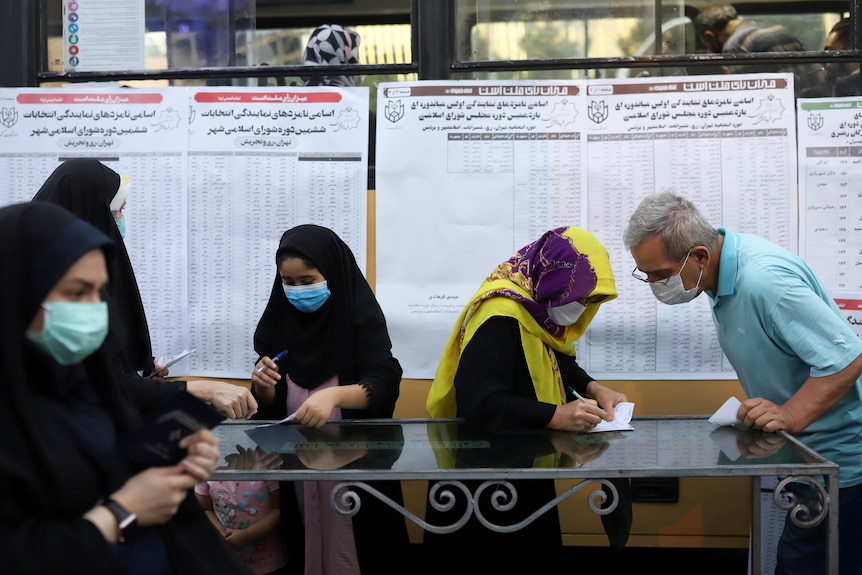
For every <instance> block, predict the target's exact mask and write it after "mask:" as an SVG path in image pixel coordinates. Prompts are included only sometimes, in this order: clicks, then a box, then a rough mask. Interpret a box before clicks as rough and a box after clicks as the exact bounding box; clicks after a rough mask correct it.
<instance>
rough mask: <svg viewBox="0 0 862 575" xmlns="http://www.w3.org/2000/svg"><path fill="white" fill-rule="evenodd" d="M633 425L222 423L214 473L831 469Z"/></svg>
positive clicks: (705, 424) (732, 441)
mask: <svg viewBox="0 0 862 575" xmlns="http://www.w3.org/2000/svg"><path fill="white" fill-rule="evenodd" d="M632 425H633V427H634V428H635V429H634V431H620V432H604V433H588V434H581V433H569V432H558V431H554V432H544V433H534V434H506V435H500V434H488V433H480V432H477V431H475V430H473V429H471V428H470V427H469V426H468V425H467V424H466V423H465V422H463V421H460V420H434V419H393V420H389V419H387V420H362V421H359V420H346V421H341V422H332V423H327V424H326V425H324V426H323V427H322V428H319V429H315V428H309V427H304V426H301V425H297V424H293V423H283V424H277V423H275V422H263V421H254V422H248V421H244V422H225V423H223V424H221V425H219V426H218V427H217V428H216V429H215V432H216V434H217V435H218V436H219V438H220V441H221V451H222V457H221V460H220V461H219V464H218V467H217V469H216V472H215V473H214V475H213V479H235V480H240V479H264V478H265V479H270V480H279V479H280V480H310V479H333V480H348V479H355V480H369V479H392V480H398V479H403V480H409V479H417V480H419V479H447V478H458V479H471V478H472V479H483V478H500V477H507V478H510V479H515V478H518V479H531V478H532V479H539V478H555V479H562V478H590V477H592V478H597V477H614V476H619V477H650V476H656V477H668V476H671V477H673V476H676V477H696V476H750V477H753V476H761V475H786V474H796V475H798V474H800V473H804V474H807V475H831V476H835V477H837V473H838V466H837V465H836V464H834V463H832V462H830V461H828V460H826V459H824V458H823V457H821V456H820V455H818V454H817V453H815V452H814V451H812V450H810V449H808V448H807V447H806V446H804V445H803V444H801V443H800V442H798V441H797V440H795V439H794V438H792V437H790V436H787V435H785V434H781V433H779V434H775V433H763V432H758V431H752V430H742V429H737V428H735V427H721V428H716V427H715V426H713V425H712V424H711V423H709V421H707V416H688V417H677V416H670V417H656V418H635V419H633V420H632Z"/></svg>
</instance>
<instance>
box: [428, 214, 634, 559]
mask: <svg viewBox="0 0 862 575" xmlns="http://www.w3.org/2000/svg"><path fill="white" fill-rule="evenodd" d="M616 297H617V291H616V287H615V284H614V276H613V272H612V271H611V265H610V259H609V258H608V253H607V251H606V250H605V248H604V247H603V246H602V245H601V244H600V243H599V241H598V240H597V239H596V238H595V236H593V235H592V234H591V233H589V232H587V231H585V230H583V229H580V228H575V227H568V228H558V229H555V230H551V231H549V232H546V233H545V234H543V235H542V236H541V237H540V238H539V239H538V240H536V241H535V242H533V243H531V244H529V245H527V246H525V247H524V248H522V249H521V250H519V251H518V253H516V254H515V255H514V256H512V257H511V258H510V259H509V260H508V261H505V262H503V263H502V264H500V265H498V266H497V268H496V269H495V270H494V271H493V272H492V273H491V275H489V276H488V277H487V278H486V279H485V281H484V282H483V283H482V285H481V286H480V287H479V290H478V291H477V292H476V293H475V294H474V295H473V297H472V298H470V301H469V303H468V304H467V305H466V306H465V308H464V309H463V310H462V311H461V314H460V316H459V317H458V320H457V322H456V324H455V327H454V328H453V330H452V333H451V334H450V336H449V340H448V342H447V343H446V347H445V348H444V350H443V357H442V359H441V361H440V364H439V366H438V368H437V374H436V376H435V378H434V382H433V384H432V385H431V390H430V392H429V394H428V398H427V402H426V407H427V409H428V413H429V414H430V415H431V417H435V418H449V417H460V418H464V419H466V420H467V421H468V422H469V423H470V424H471V426H472V427H475V428H477V429H478V430H480V431H481V432H487V433H490V434H495V433H506V434H512V433H519V434H520V435H521V437H522V438H523V439H522V440H523V441H528V440H529V441H532V442H533V443H534V446H533V447H532V448H531V449H532V451H530V452H527V451H526V450H525V454H521V455H519V454H508V457H509V458H510V459H523V458H524V457H528V458H532V459H533V465H534V466H541V465H542V463H541V462H540V460H541V459H542V458H543V457H545V456H548V457H554V454H556V453H557V449H556V446H555V445H554V442H555V439H554V437H557V436H561V435H562V436H566V437H569V438H570V439H571V433H563V434H561V433H560V432H559V431H554V430H561V431H565V432H572V431H575V432H587V431H589V430H591V429H592V428H593V427H595V426H596V425H597V424H598V423H599V422H600V421H602V420H610V419H612V418H613V409H614V406H615V405H617V404H618V403H620V402H622V401H627V398H626V396H625V395H624V394H622V393H619V392H617V391H614V390H612V389H609V388H607V387H605V386H603V385H602V384H600V383H599V382H597V381H595V380H594V379H593V378H592V377H590V376H589V375H588V374H587V373H586V372H585V371H584V370H583V369H582V368H581V367H580V366H579V365H578V363H577V361H576V360H575V341H576V340H577V339H578V338H579V337H581V336H582V335H583V334H584V332H585V331H586V329H587V326H588V325H589V324H590V321H591V320H592V319H593V317H595V315H596V312H597V311H598V308H599V306H600V305H601V304H602V303H604V302H606V301H609V300H612V299H614V298H616ZM572 390H575V391H577V393H578V394H580V395H581V396H582V397H584V398H588V399H586V400H585V401H574V400H575V399H576V396H575V395H574V393H573V392H572ZM450 439H451V438H450ZM543 440H544V441H545V443H546V444H548V445H547V447H545V448H543V447H542V445H540V444H541V442H542V441H543ZM589 443H593V442H588V443H585V444H584V445H585V446H587V447H588V446H589V445H588V444H589ZM594 443H595V447H596V448H597V449H599V451H598V453H599V454H600V453H601V451H603V449H604V448H607V444H604V446H603V445H602V441H600V440H599V441H596V442H594ZM492 444H493V442H492ZM468 451H471V450H468ZM472 451H475V450H472ZM480 451H481V450H480ZM585 454H586V453H585ZM439 455H440V454H438V457H439ZM593 456H595V455H593ZM457 457H458V455H456V459H457ZM461 457H467V456H464V455H461ZM471 457H475V456H471ZM585 460H588V459H585ZM577 461H578V460H577V459H576V462H577ZM583 461H584V459H581V460H580V462H581V463H583ZM495 464H496V465H499V462H497V463H495ZM454 465H455V466H456V467H457V466H458V462H457V461H455V462H454ZM612 481H613V482H614V484H615V486H616V488H617V491H618V493H619V497H620V504H619V505H618V506H617V508H616V510H614V511H613V512H611V514H610V515H607V516H605V515H603V516H602V523H603V524H604V526H605V531H606V532H607V534H608V538H609V540H610V543H611V546H612V547H614V548H620V547H622V546H623V545H625V542H626V541H627V539H628V534H629V529H630V527H631V505H630V499H628V497H629V495H628V493H629V486H628V482H627V481H620V482H619V484H617V482H616V480H612ZM510 483H511V484H513V485H514V486H515V491H516V492H517V496H518V498H517V501H515V502H512V505H513V507H512V509H509V510H506V511H505V512H504V513H500V514H499V515H497V512H496V511H495V510H494V509H493V508H491V505H490V504H489V503H490V502H483V501H479V502H478V503H477V505H479V506H480V508H481V509H482V513H483V515H484V516H485V517H488V518H491V519H490V520H491V521H492V522H494V519H495V518H498V517H499V520H498V521H497V523H499V524H505V525H511V524H514V523H517V522H520V521H525V520H526V519H527V517H528V516H529V515H530V514H532V513H534V512H535V511H536V510H537V509H539V508H541V507H542V506H543V505H545V504H547V503H548V502H549V501H551V500H552V499H554V498H555V497H556V492H555V486H554V481H553V480H550V479H549V480H523V481H522V480H518V481H510ZM429 487H430V486H429ZM488 491H491V490H488ZM429 493H430V492H429ZM460 504H461V502H459V503H458V504H456V505H455V506H454V507H453V508H452V509H450V510H446V511H439V513H438V510H435V509H434V508H433V506H432V505H431V501H429V504H428V505H426V510H425V512H426V521H428V522H429V523H432V524H439V525H448V524H449V522H450V520H453V519H454V518H455V515H457V514H458V513H462V511H461V509H462V508H460V507H459V505H460ZM486 504H488V505H486ZM424 543H425V545H426V546H428V547H439V548H440V550H441V551H442V550H446V551H447V552H451V553H457V554H459V555H462V556H465V557H466V556H470V557H475V558H474V559H471V560H470V561H474V562H475V564H473V563H471V564H470V565H468V566H465V567H466V568H468V570H469V569H472V570H474V571H477V570H482V571H488V572H490V571H494V570H495V569H503V570H507V572H516V571H517V570H521V569H524V570H526V572H531V571H532V572H545V571H548V572H550V571H551V570H553V569H555V568H557V567H559V566H560V563H559V562H560V560H561V559H560V557H561V555H560V552H561V551H562V536H561V534H560V523H559V515H558V511H557V508H556V507H552V508H551V509H549V510H548V511H546V512H545V513H544V514H542V515H540V516H539V517H537V518H535V520H533V521H531V522H528V524H527V525H526V526H525V527H523V528H522V529H520V530H518V531H515V532H513V533H495V532H492V531H490V530H489V529H487V528H486V527H484V526H483V525H481V524H480V523H479V522H478V521H476V520H475V518H471V519H470V521H469V522H468V524H467V525H466V526H464V527H463V528H461V529H460V530H459V531H457V532H456V533H454V534H453V536H449V535H435V534H431V533H426V534H425V539H424ZM481 548H487V549H494V550H495V551H494V553H493V554H481V553H480V554H478V555H477V554H476V553H475V550H477V549H481ZM471 550H472V551H471ZM430 555H432V556H433V555H435V554H433V553H431V554H430ZM436 555H440V556H443V555H446V554H444V553H440V554H436ZM513 569H514V570H513ZM477 572H478V571H477Z"/></svg>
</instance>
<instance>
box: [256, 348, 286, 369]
mask: <svg viewBox="0 0 862 575" xmlns="http://www.w3.org/2000/svg"><path fill="white" fill-rule="evenodd" d="M286 355H287V350H286V349H283V350H281V351H280V352H278V353H277V354H276V356H275V357H274V358H272V361H274V362H276V363H278V360H280V359H282V358H284V356H286ZM265 367H266V364H264V365H261V366H260V367H259V368H257V372H258V373H260V372H262V371H263V369H264V368H265Z"/></svg>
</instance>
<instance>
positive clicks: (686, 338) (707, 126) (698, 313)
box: [376, 74, 797, 379]
mask: <svg viewBox="0 0 862 575" xmlns="http://www.w3.org/2000/svg"><path fill="white" fill-rule="evenodd" d="M377 102H378V112H377V132H376V138H377V156H376V157H377V170H376V179H377V210H378V215H377V293H378V297H379V299H380V301H381V305H382V306H383V309H384V312H385V313H386V316H387V322H388V325H389V328H390V331H391V332H392V334H393V341H394V342H395V344H394V345H395V347H394V351H395V354H396V356H397V357H398V358H399V360H401V362H402V365H403V366H404V370H405V377H415V378H433V376H434V371H435V369H436V365H437V363H438V362H439V359H440V353H441V350H442V348H443V344H444V343H445V341H446V338H447V337H448V335H449V333H450V331H451V330H452V328H453V324H454V322H455V320H456V318H457V315H458V313H459V312H460V310H461V308H462V307H463V305H464V304H465V303H466V301H467V298H469V296H470V295H472V293H473V292H474V291H475V289H476V288H477V287H478V286H479V284H480V283H481V282H482V280H483V279H484V278H485V277H486V276H487V275H488V274H489V273H490V272H491V271H492V270H493V269H494V266H496V265H497V264H498V263H500V262H502V261H505V260H506V259H508V258H509V257H510V256H511V255H512V254H513V253H514V252H515V251H516V250H517V249H519V248H521V247H522V246H524V245H526V244H527V243H529V242H531V241H533V240H534V239H536V238H538V237H539V236H540V235H541V233H543V232H544V231H546V230H548V229H551V228H553V227H557V226H569V225H576V226H581V227H583V228H586V229H588V230H589V231H591V232H592V233H594V234H595V235H596V236H597V237H598V239H599V240H600V241H601V242H602V243H603V244H604V246H605V247H606V248H607V249H608V251H609V253H610V255H611V264H612V267H613V269H614V275H615V278H616V283H617V290H618V292H619V293H620V297H619V298H617V299H616V300H614V301H612V302H610V303H608V304H607V305H604V306H602V308H601V310H600V311H599V313H598V314H597V316H596V318H595V319H594V320H593V323H592V324H591V326H590V328H589V329H588V330H587V333H586V335H585V336H584V337H583V338H582V339H581V340H580V341H579V342H578V344H577V349H578V362H579V363H580V364H581V366H582V367H584V368H585V369H586V370H587V371H588V372H589V373H590V374H591V375H592V376H593V377H596V378H598V379H692V378H694V379H700V378H705V379H735V373H734V372H733V370H732V368H731V366H730V365H729V363H728V362H727V360H726V359H725V358H724V356H723V354H722V352H721V349H720V347H719V345H718V342H717V339H716V337H715V333H714V327H713V325H712V319H711V316H710V311H709V302H708V300H707V298H706V297H700V298H698V299H697V300H695V301H694V302H692V303H690V304H688V305H686V306H665V305H663V304H661V303H659V302H657V301H656V300H655V298H654V297H653V296H652V293H651V292H650V290H649V288H647V287H646V286H645V285H643V284H642V283H641V282H638V281H637V280H635V279H633V278H632V277H631V275H630V271H631V269H632V268H633V267H634V262H633V260H632V258H631V255H630V254H628V253H627V251H626V250H625V249H624V247H623V243H622V235H623V231H624V229H625V225H626V223H627V219H628V217H629V215H630V214H631V213H632V212H633V211H634V209H635V207H636V206H637V204H638V202H639V201H640V200H641V199H642V198H643V197H644V196H646V195H647V194H649V193H652V192H657V191H662V190H674V191H676V192H677V193H680V194H682V195H684V196H686V197H688V198H689V199H691V200H692V201H693V202H694V203H695V204H696V205H698V207H699V208H701V210H702V211H703V213H704V214H705V215H706V216H707V217H708V218H709V219H710V221H711V222H713V224H714V225H715V226H716V227H718V226H722V225H724V226H728V227H730V228H731V229H733V230H734V231H744V232H750V233H756V234H759V235H762V236H764V237H766V238H768V239H770V240H772V241H774V242H776V243H778V244H779V245H782V246H784V247H786V248H788V249H791V250H793V251H795V250H796V249H797V245H796V238H797V227H796V226H797V203H796V200H797V197H796V152H795V141H796V138H795V129H796V122H795V115H794V99H793V79H792V76H791V75H787V74H770V75H757V76H754V75H738V76H733V77H731V78H729V77H728V76H699V77H693V78H678V77H673V78H644V79H630V80H616V79H608V80H590V81H578V82H555V81H543V82H540V81H534V82H527V81H513V82H502V81H500V82H498V81H473V82H466V81H464V82H446V81H430V82H407V83H393V84H381V85H380V86H379V90H378V99H377Z"/></svg>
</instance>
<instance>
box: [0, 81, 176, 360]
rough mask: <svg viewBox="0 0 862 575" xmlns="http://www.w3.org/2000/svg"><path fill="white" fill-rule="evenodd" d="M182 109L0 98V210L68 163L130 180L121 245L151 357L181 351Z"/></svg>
mask: <svg viewBox="0 0 862 575" xmlns="http://www.w3.org/2000/svg"><path fill="white" fill-rule="evenodd" d="M188 108H189V107H188V98H187V96H186V93H185V90H184V89H181V88H175V89H168V88H161V89H125V88H98V89H97V88H92V87H88V86H81V87H64V88H16V89H12V88H9V89H0V173H2V174H3V175H4V176H5V177H4V186H3V188H2V189H0V205H5V204H9V203H13V202H26V201H30V200H31V199H32V197H33V196H34V195H35V194H36V192H37V191H38V190H39V188H40V187H41V185H42V184H43V183H44V181H45V180H46V179H47V178H48V176H49V175H50V174H51V172H52V171H54V169H55V168H56V167H57V166H59V165H60V164H61V163H62V162H64V161H66V160H69V159H71V158H81V157H86V158H94V159H97V160H99V161H100V162H102V163H103V164H105V165H106V166H108V167H109V168H111V169H113V170H114V171H115V172H117V173H119V174H123V175H125V176H128V177H130V178H131V179H132V189H131V192H130V193H129V196H128V198H127V203H126V208H125V209H124V210H123V214H124V217H125V220H126V228H127V232H128V233H127V236H126V239H125V242H126V248H127V250H128V252H129V258H130V259H131V261H132V265H133V267H134V269H135V276H136V278H137V281H138V287H139V289H140V292H141V299H142V300H143V303H144V309H145V310H146V313H147V320H148V322H149V325H150V334H151V336H152V341H153V352H154V354H155V355H156V356H160V355H164V354H170V353H175V352H177V351H179V350H182V349H184V348H187V347H188V346H189V341H188V306H187V305H186V302H187V300H188V273H187V269H188V258H187V250H186V246H187V240H186V233H187V226H186V211H187V205H186V193H185V189H186V151H187V145H188ZM177 367H178V368H181V366H179V365H178V366H177ZM172 372H173V370H172Z"/></svg>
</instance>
